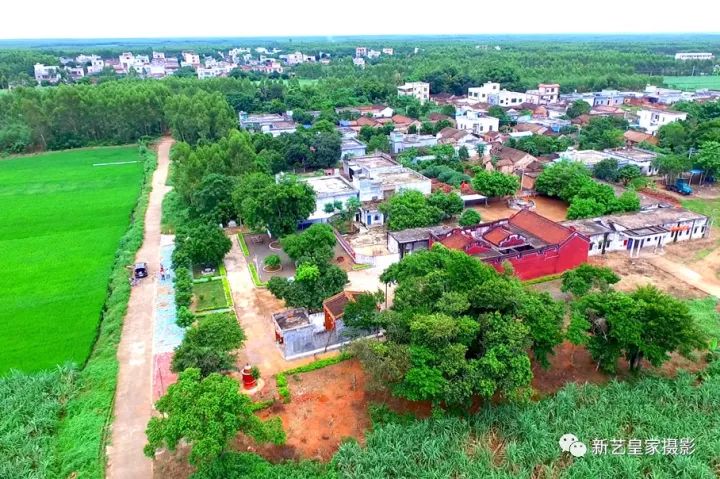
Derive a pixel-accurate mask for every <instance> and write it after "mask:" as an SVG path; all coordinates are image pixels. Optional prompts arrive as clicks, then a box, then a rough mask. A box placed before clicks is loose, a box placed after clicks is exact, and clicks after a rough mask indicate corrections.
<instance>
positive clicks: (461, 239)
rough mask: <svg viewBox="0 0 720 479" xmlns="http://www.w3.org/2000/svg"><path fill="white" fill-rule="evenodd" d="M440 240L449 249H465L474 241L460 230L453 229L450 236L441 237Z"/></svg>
mask: <svg viewBox="0 0 720 479" xmlns="http://www.w3.org/2000/svg"><path fill="white" fill-rule="evenodd" d="M440 242H441V243H442V244H443V245H444V246H445V247H446V248H448V249H458V250H463V249H465V247H466V246H467V245H469V244H470V243H472V242H473V239H472V238H470V237H468V236H466V235H464V234H462V233H461V232H460V231H453V233H452V234H451V235H450V236H448V237H447V238H443V239H441V240H440Z"/></svg>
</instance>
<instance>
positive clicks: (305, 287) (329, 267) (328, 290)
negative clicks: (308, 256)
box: [267, 263, 348, 311]
mask: <svg viewBox="0 0 720 479" xmlns="http://www.w3.org/2000/svg"><path fill="white" fill-rule="evenodd" d="M347 282H348V277H347V273H345V271H343V270H342V269H340V268H338V267H337V266H335V265H334V264H312V263H305V264H301V265H300V266H299V267H298V269H297V272H296V274H295V280H294V281H289V280H288V279H287V278H281V277H278V276H274V277H272V278H270V281H268V284H267V287H268V289H269V290H270V292H271V293H272V294H273V295H274V296H275V297H277V298H280V299H284V300H285V303H286V304H287V305H288V306H291V307H305V308H308V309H311V310H315V311H317V310H320V309H321V308H322V302H323V301H324V300H325V299H327V298H329V297H330V296H333V295H335V294H337V293H339V292H340V291H342V290H343V288H344V286H345V285H346V284H347Z"/></svg>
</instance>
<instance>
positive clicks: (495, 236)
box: [483, 226, 512, 246]
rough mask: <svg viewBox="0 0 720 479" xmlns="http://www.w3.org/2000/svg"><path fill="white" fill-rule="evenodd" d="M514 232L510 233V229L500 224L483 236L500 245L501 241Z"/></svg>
mask: <svg viewBox="0 0 720 479" xmlns="http://www.w3.org/2000/svg"><path fill="white" fill-rule="evenodd" d="M511 234H512V233H510V232H509V231H508V230H506V229H505V228H503V227H502V226H498V227H497V228H493V229H491V230H490V231H488V232H487V233H485V234H484V235H483V238H485V239H486V240H488V241H489V242H491V243H492V244H494V245H495V246H498V245H499V244H500V243H501V242H503V241H504V240H505V239H506V238H507V237H508V236H510V235H511Z"/></svg>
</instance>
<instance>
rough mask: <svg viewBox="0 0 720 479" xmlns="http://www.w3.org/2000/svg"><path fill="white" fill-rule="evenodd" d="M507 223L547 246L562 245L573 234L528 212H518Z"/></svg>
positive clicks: (550, 221)
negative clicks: (538, 239)
mask: <svg viewBox="0 0 720 479" xmlns="http://www.w3.org/2000/svg"><path fill="white" fill-rule="evenodd" d="M508 222H509V223H510V224H511V225H513V226H516V227H518V228H520V229H521V230H524V231H527V232H528V233H530V234H532V235H533V236H535V237H537V238H540V239H541V240H543V241H545V242H546V243H548V244H558V243H562V242H563V241H565V240H566V239H568V238H569V237H570V236H571V235H572V234H573V232H572V230H570V229H569V228H566V227H564V226H562V225H560V224H558V223H555V222H554V221H552V220H549V219H547V218H545V217H544V216H540V215H539V214H537V213H535V212H533V211H530V210H520V211H519V212H517V213H515V214H514V215H513V216H511V217H510V219H509V220H508Z"/></svg>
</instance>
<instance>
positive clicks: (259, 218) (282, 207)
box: [234, 175, 315, 238]
mask: <svg viewBox="0 0 720 479" xmlns="http://www.w3.org/2000/svg"><path fill="white" fill-rule="evenodd" d="M234 201H235V205H236V208H237V209H238V211H239V212H240V215H241V216H242V218H243V221H244V222H245V223H246V224H247V225H248V226H249V227H250V228H252V229H254V230H258V231H261V230H264V229H266V228H267V229H268V230H269V231H270V233H271V234H272V235H273V236H275V237H280V238H282V237H283V236H287V235H289V234H291V233H294V232H295V230H296V229H297V225H298V223H299V222H300V221H302V220H305V219H307V218H308V217H309V216H310V214H311V213H312V212H313V211H315V192H314V191H313V189H312V188H311V187H310V185H308V184H307V183H305V182H302V181H299V180H297V179H296V178H293V177H287V176H286V177H283V178H282V179H281V180H280V181H279V182H277V183H276V182H274V181H273V180H272V178H270V177H269V176H267V175H249V176H248V177H246V178H244V179H242V180H241V181H240V184H239V185H238V188H237V189H236V191H235V195H234Z"/></svg>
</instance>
